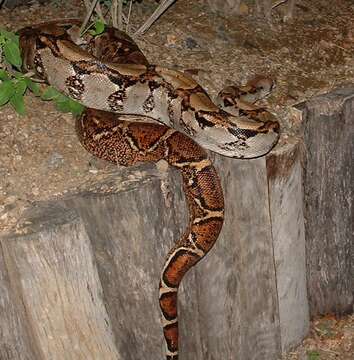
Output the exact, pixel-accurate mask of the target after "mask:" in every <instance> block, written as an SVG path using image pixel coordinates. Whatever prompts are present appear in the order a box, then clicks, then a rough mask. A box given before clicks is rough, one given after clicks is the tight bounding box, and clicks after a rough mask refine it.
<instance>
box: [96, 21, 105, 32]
mask: <svg viewBox="0 0 354 360" xmlns="http://www.w3.org/2000/svg"><path fill="white" fill-rule="evenodd" d="M104 29H105V24H104V23H103V22H102V21H96V23H95V32H96V34H95V35H99V34H102V33H103V32H104Z"/></svg>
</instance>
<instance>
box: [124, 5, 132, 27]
mask: <svg viewBox="0 0 354 360" xmlns="http://www.w3.org/2000/svg"><path fill="white" fill-rule="evenodd" d="M132 6H133V0H130V3H129V11H128V17H127V21H126V24H127V26H126V28H125V32H126V33H127V34H129V22H130V15H131V12H132Z"/></svg>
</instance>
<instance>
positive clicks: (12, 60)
mask: <svg viewBox="0 0 354 360" xmlns="http://www.w3.org/2000/svg"><path fill="white" fill-rule="evenodd" d="M4 55H5V60H6V61H7V62H8V63H9V64H11V65H13V66H15V67H17V68H18V69H21V65H22V59H21V52H20V48H19V46H18V44H17V43H15V42H14V41H7V42H6V43H5V45H4Z"/></svg>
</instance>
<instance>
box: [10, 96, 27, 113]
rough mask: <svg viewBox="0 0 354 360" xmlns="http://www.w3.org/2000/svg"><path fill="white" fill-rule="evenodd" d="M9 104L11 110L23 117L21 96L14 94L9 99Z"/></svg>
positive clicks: (23, 107) (23, 109)
mask: <svg viewBox="0 0 354 360" xmlns="http://www.w3.org/2000/svg"><path fill="white" fill-rule="evenodd" d="M10 104H11V105H12V106H13V108H14V109H15V110H16V112H17V113H18V114H20V115H24V114H25V113H26V110H25V104H24V101H23V95H21V94H14V95H13V96H12V97H11V99H10Z"/></svg>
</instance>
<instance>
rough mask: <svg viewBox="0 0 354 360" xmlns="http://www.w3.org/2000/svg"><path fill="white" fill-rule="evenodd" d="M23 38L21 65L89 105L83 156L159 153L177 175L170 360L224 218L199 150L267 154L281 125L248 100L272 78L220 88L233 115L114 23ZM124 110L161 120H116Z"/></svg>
mask: <svg viewBox="0 0 354 360" xmlns="http://www.w3.org/2000/svg"><path fill="white" fill-rule="evenodd" d="M19 35H20V47H21V51H22V55H23V59H24V68H25V69H26V70H34V71H35V72H36V74H37V75H38V76H39V77H40V78H42V79H45V80H46V81H47V82H48V83H49V84H51V85H53V86H55V87H56V88H57V89H58V90H60V91H62V92H63V93H65V94H67V95H69V96H70V97H72V98H73V99H75V100H78V101H79V102H81V103H82V104H83V105H85V106H87V107H89V109H87V110H86V111H85V112H84V114H83V115H82V116H81V117H80V118H79V119H78V120H77V132H78V135H79V139H80V141H81V143H82V145H83V146H84V147H85V148H86V149H87V150H88V151H89V152H91V153H93V154H94V155H96V156H98V157H100V158H102V159H106V160H109V161H112V162H114V163H118V164H120V165H124V166H130V165H133V164H135V163H137V162H142V161H154V162H156V161H158V160H160V159H165V160H166V161H167V162H168V163H169V164H170V165H171V166H174V167H176V168H177V169H179V170H180V172H181V174H182V179H183V187H184V192H185V195H186V201H187V204H188V209H189V225H188V227H187V229H186V231H185V233H184V235H183V236H182V237H181V238H180V239H179V240H178V241H177V242H176V244H175V246H174V247H173V248H172V249H171V250H170V252H169V254H168V256H167V259H166V261H165V264H164V267H163V270H162V273H161V279H160V285H159V288H160V295H159V302H160V308H161V311H162V318H163V331H164V336H165V340H166V344H167V351H166V358H167V359H170V360H176V359H178V323H177V290H178V287H179V284H180V283H181V281H182V278H183V276H184V275H185V273H186V272H187V271H188V270H189V269H190V268H191V267H192V266H194V265H195V264H196V263H197V262H198V261H199V260H200V259H201V258H203V257H204V256H205V254H206V253H207V252H208V251H209V250H210V249H211V247H212V246H213V245H214V243H215V241H216V239H217V237H218V235H219V232H220V230H221V227H222V224H223V218H224V199H223V193H222V188H221V185H220V180H219V178H218V175H217V173H216V171H215V168H214V167H213V165H212V163H211V161H210V160H209V159H208V155H207V152H206V151H205V150H204V149H203V147H205V148H207V149H210V150H213V151H215V152H218V153H220V154H223V155H226V156H232V157H238V158H250V157H257V156H261V155H264V154H265V153H267V152H268V151H270V149H271V148H272V147H273V146H274V144H275V143H276V141H277V139H278V129H279V126H278V123H277V122H276V121H274V119H273V118H272V116H271V115H270V114H269V113H268V112H267V111H266V110H264V109H262V108H258V107H256V106H254V105H252V104H251V103H252V102H254V101H255V100H257V99H258V98H259V97H260V96H261V95H262V92H263V93H264V92H268V91H269V90H270V89H271V83H269V82H267V80H264V79H263V80H260V81H257V82H256V83H254V84H249V85H248V87H246V88H236V87H229V88H226V89H225V90H224V91H223V92H221V93H220V96H219V103H220V105H221V107H224V108H226V109H231V107H232V109H233V110H232V111H233V115H232V114H230V113H228V112H226V111H225V110H223V109H221V108H220V107H218V106H216V105H214V103H213V102H212V101H211V100H210V98H209V96H208V95H207V93H206V92H205V91H204V90H203V89H202V88H201V86H200V85H198V83H196V82H195V81H194V80H193V79H192V78H190V77H189V76H187V75H186V74H184V73H181V72H178V71H174V70H170V69H167V68H163V67H160V66H155V65H150V64H149V63H148V61H147V59H146V58H145V56H144V55H143V54H142V53H141V51H140V50H139V48H138V47H137V45H136V44H135V43H134V41H133V40H132V39H131V38H130V37H129V36H127V35H126V34H125V33H123V32H121V31H118V30H116V29H113V28H107V31H106V32H105V33H104V34H102V35H100V36H96V37H93V36H90V35H86V36H84V37H83V38H80V37H79V36H78V22H77V21H73V20H70V21H61V22H60V21H59V22H51V23H45V24H40V25H36V26H31V27H26V28H23V29H21V30H20V31H19ZM122 113H124V114H135V115H144V116H148V117H150V118H152V119H154V120H157V121H158V122H160V123H164V124H165V125H162V124H158V123H153V122H140V121H139V122H132V121H126V120H121V119H120V118H119V117H118V116H117V114H122ZM191 137H192V138H193V140H192V139H191ZM197 143H198V144H199V145H198V144H197Z"/></svg>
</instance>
